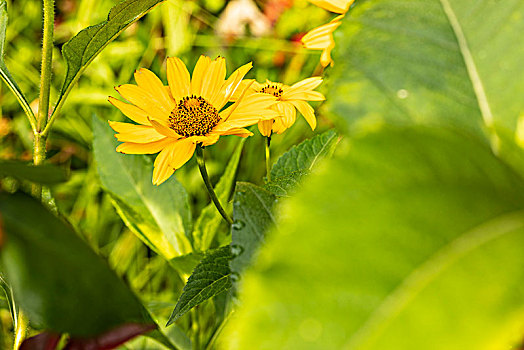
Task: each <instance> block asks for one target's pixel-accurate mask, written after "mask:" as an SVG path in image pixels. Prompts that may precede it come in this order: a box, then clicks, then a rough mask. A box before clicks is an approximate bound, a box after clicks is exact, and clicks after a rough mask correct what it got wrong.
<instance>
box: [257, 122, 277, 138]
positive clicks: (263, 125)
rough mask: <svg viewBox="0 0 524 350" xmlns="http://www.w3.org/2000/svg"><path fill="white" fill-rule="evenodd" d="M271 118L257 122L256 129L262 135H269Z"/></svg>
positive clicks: (271, 125) (271, 126)
mask: <svg viewBox="0 0 524 350" xmlns="http://www.w3.org/2000/svg"><path fill="white" fill-rule="evenodd" d="M273 123H274V121H273V119H271V120H262V121H259V122H258V131H260V134H261V135H262V136H266V137H270V136H271V130H272V128H273Z"/></svg>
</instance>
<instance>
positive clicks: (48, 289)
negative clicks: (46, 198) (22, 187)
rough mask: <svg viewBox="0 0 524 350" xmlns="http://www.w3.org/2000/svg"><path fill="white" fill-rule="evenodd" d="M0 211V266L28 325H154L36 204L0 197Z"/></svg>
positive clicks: (73, 330) (64, 328) (86, 329)
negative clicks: (0, 236)
mask: <svg viewBox="0 0 524 350" xmlns="http://www.w3.org/2000/svg"><path fill="white" fill-rule="evenodd" d="M27 213H31V215H29V216H28V215H27ZM0 214H1V216H2V221H3V231H4V233H5V235H6V243H5V245H4V246H3V247H2V251H1V258H2V263H3V267H4V268H5V272H6V275H7V278H8V282H9V284H10V285H11V286H12V288H13V291H14V295H15V297H16V299H17V302H18V303H19V304H20V307H21V308H22V309H23V310H24V312H25V313H26V314H27V315H28V316H29V319H30V320H31V322H32V323H33V324H35V325H38V326H41V327H45V328H48V329H51V330H54V331H55V332H61V333H70V334H72V335H74V336H81V337H88V336H94V335H98V334H100V333H103V332H105V331H107V330H110V329H111V328H114V327H116V326H119V325H121V324H124V323H140V324H153V323H154V322H153V321H152V320H151V318H150V317H149V314H148V313H147V311H146V310H145V309H144V307H143V306H142V305H141V303H140V302H139V301H138V299H137V298H136V297H135V296H134V295H133V293H132V292H131V291H130V290H129V289H128V288H127V286H126V285H125V284H124V283H123V282H122V281H121V280H120V279H119V278H118V277H117V276H116V275H115V274H114V273H113V272H112V271H111V270H110V269H109V268H108V266H107V264H106V263H105V262H104V261H103V260H102V259H101V258H100V257H99V256H97V255H96V254H95V253H94V252H93V251H92V250H91V249H90V248H89V247H88V246H87V244H86V243H84V242H83V241H82V240H81V239H80V238H79V237H78V236H77V235H76V233H75V232H74V231H73V230H71V229H70V228H69V227H68V226H66V225H65V224H64V223H63V222H61V221H60V220H59V219H57V218H56V217H54V216H53V215H52V214H51V213H49V212H48V211H47V210H45V209H44V208H43V207H42V205H41V204H40V203H39V202H37V201H36V200H34V199H33V198H31V197H29V196H27V195H23V194H15V195H2V196H1V197H0Z"/></svg>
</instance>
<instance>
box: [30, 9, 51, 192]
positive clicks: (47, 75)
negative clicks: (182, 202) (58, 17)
mask: <svg viewBox="0 0 524 350" xmlns="http://www.w3.org/2000/svg"><path fill="white" fill-rule="evenodd" d="M43 12H44V27H43V30H42V31H43V39H42V66H41V69H40V95H39V100H38V116H37V118H36V130H34V142H33V164H34V165H39V164H42V163H43V162H44V161H45V158H46V140H47V134H43V133H42V130H44V129H45V127H46V124H47V118H48V115H49V95H50V90H51V69H52V62H53V30H54V24H55V1H54V0H43ZM33 195H34V196H35V197H37V198H40V197H41V196H42V186H40V185H33Z"/></svg>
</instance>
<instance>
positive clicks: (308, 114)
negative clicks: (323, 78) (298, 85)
mask: <svg viewBox="0 0 524 350" xmlns="http://www.w3.org/2000/svg"><path fill="white" fill-rule="evenodd" d="M291 103H292V104H293V105H294V106H295V107H297V109H298V110H299V112H300V113H302V115H303V116H304V118H305V119H306V121H307V123H308V124H309V126H310V127H311V130H315V128H316V127H317V119H316V118H315V110H314V109H313V107H311V106H310V105H309V103H307V102H305V101H298V100H297V101H291Z"/></svg>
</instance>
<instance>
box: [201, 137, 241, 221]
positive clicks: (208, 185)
mask: <svg viewBox="0 0 524 350" xmlns="http://www.w3.org/2000/svg"><path fill="white" fill-rule="evenodd" d="M196 154H197V163H198V168H199V169H200V174H201V175H202V179H203V180H204V184H205V185H206V188H207V192H208V193H209V197H211V200H212V201H213V203H214V204H215V207H217V210H218V212H219V213H220V215H222V217H223V218H224V220H226V221H227V223H228V224H230V225H233V220H232V219H231V218H230V217H229V215H227V213H226V211H225V210H224V208H223V207H222V205H221V204H220V201H219V200H218V198H217V195H216V193H215V190H213V186H212V185H211V181H210V180H209V176H208V175H207V170H206V162H205V160H204V149H203V148H202V146H200V145H197V147H196Z"/></svg>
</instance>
